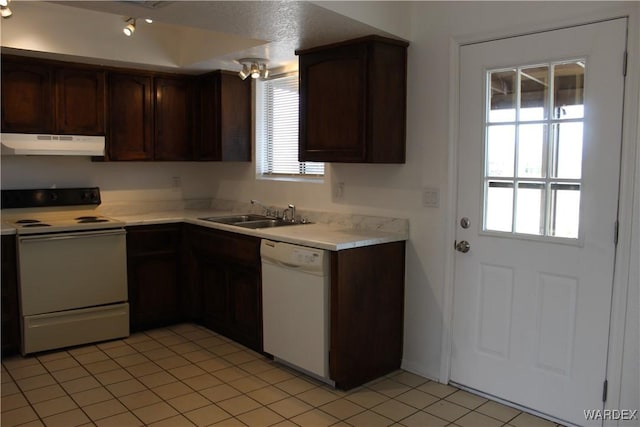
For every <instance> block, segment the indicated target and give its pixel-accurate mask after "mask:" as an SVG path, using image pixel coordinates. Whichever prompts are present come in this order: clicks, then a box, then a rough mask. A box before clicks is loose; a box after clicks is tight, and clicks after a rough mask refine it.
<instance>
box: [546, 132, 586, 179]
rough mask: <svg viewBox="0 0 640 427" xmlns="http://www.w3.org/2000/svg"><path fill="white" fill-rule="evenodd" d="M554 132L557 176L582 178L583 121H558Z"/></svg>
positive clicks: (554, 172) (554, 173)
mask: <svg viewBox="0 0 640 427" xmlns="http://www.w3.org/2000/svg"><path fill="white" fill-rule="evenodd" d="M553 128H554V132H553V138H554V144H553V145H554V153H553V154H554V156H553V157H554V160H555V162H554V165H553V170H552V176H553V177H555V178H565V179H566V178H570V179H580V178H581V177H582V128H583V125H582V122H567V123H556V124H554V125H553Z"/></svg>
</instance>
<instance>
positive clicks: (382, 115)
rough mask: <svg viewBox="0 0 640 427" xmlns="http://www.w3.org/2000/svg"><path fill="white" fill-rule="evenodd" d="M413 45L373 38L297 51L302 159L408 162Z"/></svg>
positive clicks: (300, 158)
mask: <svg viewBox="0 0 640 427" xmlns="http://www.w3.org/2000/svg"><path fill="white" fill-rule="evenodd" d="M408 45H409V44H408V43H407V42H404V41H400V40H394V39H388V38H384V37H379V36H368V37H364V38H360V39H355V40H350V41H346V42H341V43H336V44H332V45H327V46H321V47H315V48H311V49H305V50H299V51H296V54H297V55H299V69H300V144H299V160H300V161H314V162H346V163H404V162H405V145H406V144H405V136H406V98H407V47H408Z"/></svg>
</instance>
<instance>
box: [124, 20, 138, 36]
mask: <svg viewBox="0 0 640 427" xmlns="http://www.w3.org/2000/svg"><path fill="white" fill-rule="evenodd" d="M125 22H126V23H127V25H125V26H124V28H123V29H122V32H123V33H124V34H125V35H126V36H128V37H131V36H132V35H133V33H135V32H136V20H135V18H128V19H125Z"/></svg>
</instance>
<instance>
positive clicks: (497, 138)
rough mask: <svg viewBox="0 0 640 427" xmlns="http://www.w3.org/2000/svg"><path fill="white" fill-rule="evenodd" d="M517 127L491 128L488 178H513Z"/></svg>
mask: <svg viewBox="0 0 640 427" xmlns="http://www.w3.org/2000/svg"><path fill="white" fill-rule="evenodd" d="M515 130H516V127H515V126H513V125H499V126H490V127H489V129H488V131H487V145H486V146H487V167H486V174H487V176H509V177H511V176H513V163H514V159H515V143H516V132H515Z"/></svg>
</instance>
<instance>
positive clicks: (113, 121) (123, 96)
mask: <svg viewBox="0 0 640 427" xmlns="http://www.w3.org/2000/svg"><path fill="white" fill-rule="evenodd" d="M152 87H153V79H152V77H151V76H145V75H130V74H117V73H115V74H111V76H110V78H109V102H108V117H109V119H108V123H109V124H108V152H109V158H110V159H111V160H152V159H153V102H152V95H153V92H152Z"/></svg>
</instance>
